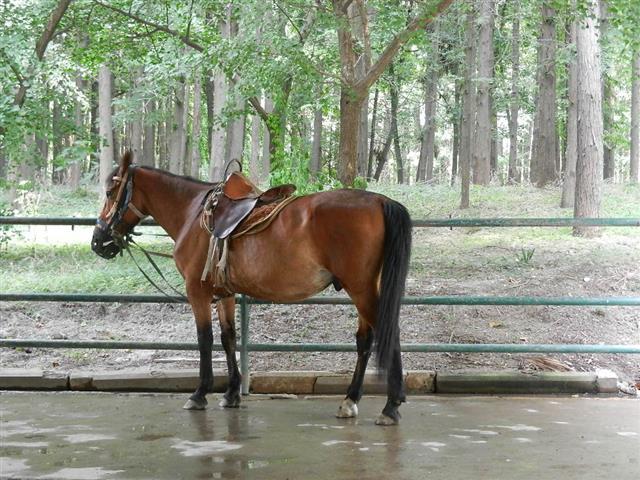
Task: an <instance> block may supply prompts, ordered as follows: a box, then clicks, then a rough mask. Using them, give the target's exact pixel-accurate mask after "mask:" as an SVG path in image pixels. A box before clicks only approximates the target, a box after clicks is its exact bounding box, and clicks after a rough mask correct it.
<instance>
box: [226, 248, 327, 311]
mask: <svg viewBox="0 0 640 480" xmlns="http://www.w3.org/2000/svg"><path fill="white" fill-rule="evenodd" d="M278 243H280V242H274V243H272V244H271V245H269V246H268V247H267V248H260V247H261V246H259V245H251V242H248V243H247V244H245V245H243V248H238V249H237V250H236V251H235V252H234V251H232V252H231V253H232V256H231V257H230V269H229V281H230V283H231V286H232V287H233V289H234V290H235V291H237V292H239V293H244V294H246V295H250V296H252V297H255V298H260V299H264V300H272V301H278V302H293V301H297V300H303V299H305V298H308V297H310V296H312V295H314V294H316V293H318V292H321V291H322V290H324V289H325V288H326V287H327V285H329V284H330V283H331V281H332V280H333V275H332V274H331V272H329V271H328V270H327V269H325V268H324V267H323V266H322V265H321V264H320V262H319V260H318V259H317V258H314V257H315V255H313V254H312V253H311V252H309V251H308V250H305V249H301V248H297V247H296V246H293V247H292V245H301V244H302V243H301V242H286V243H287V244H278ZM234 254H235V255H234Z"/></svg>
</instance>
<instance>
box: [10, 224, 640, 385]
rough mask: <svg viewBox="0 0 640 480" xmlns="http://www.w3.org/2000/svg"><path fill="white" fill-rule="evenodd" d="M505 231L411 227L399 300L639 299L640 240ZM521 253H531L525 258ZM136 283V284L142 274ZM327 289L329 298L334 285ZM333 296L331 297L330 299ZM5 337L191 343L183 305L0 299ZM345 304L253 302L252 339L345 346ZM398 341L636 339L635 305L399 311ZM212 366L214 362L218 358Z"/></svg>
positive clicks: (605, 358) (520, 359)
mask: <svg viewBox="0 0 640 480" xmlns="http://www.w3.org/2000/svg"><path fill="white" fill-rule="evenodd" d="M506 232H507V229H504V230H500V231H499V229H493V230H492V231H489V230H488V229H485V230H483V229H455V230H445V229H425V228H423V229H416V230H415V232H414V249H413V256H412V265H411V271H410V274H409V278H408V281H407V295H424V296H429V295H497V296H521V295H522V296H525V295H526V296H579V297H610V296H622V297H625V296H626V297H629V296H638V294H639V292H640V235H635V234H634V235H627V234H625V235H618V234H617V232H616V230H615V229H608V230H607V231H606V232H605V234H604V235H602V236H601V237H599V238H595V239H576V238H574V237H571V236H570V234H569V233H568V232H566V233H555V232H554V234H553V235H548V234H547V233H545V232H542V233H540V234H539V235H535V234H533V235H529V236H526V237H523V236H522V235H525V234H519V236H516V237H514V236H513V235H512V234H507V233H506ZM527 252H530V253H531V258H529V259H527V258H526V257H527V256H528V255H527ZM142 281H143V280H142ZM325 293H326V294H331V295H336V292H334V291H333V289H332V288H330V289H328V290H327V292H325ZM338 295H339V294H338ZM0 315H1V317H2V321H1V322H0V336H1V337H4V338H47V339H96V340H104V339H114V340H141V341H152V340H160V341H189V342H194V341H195V340H196V335H195V328H194V323H193V320H192V316H191V313H190V310H189V307H188V306H186V305H175V304H173V305H172V304H164V305H156V304H80V303H29V302H24V303H8V302H5V303H1V304H0ZM356 324H357V317H356V312H355V309H354V308H353V307H351V306H306V305H274V306H252V307H251V331H250V338H251V340H252V341H253V342H265V343H266V342H351V341H354V332H355V328H356ZM401 340H402V342H406V343H411V342H423V343H431V342H442V343H577V344H598V343H605V344H638V343H640V309H639V308H638V307H546V306H540V307H511V306H478V307H474V306H470V307H466V306H404V307H403V308H402V312H401ZM0 353H1V355H2V362H1V363H2V366H3V367H33V368H36V367H37V368H43V369H45V370H54V371H55V370H58V371H67V370H71V369H75V370H119V369H125V368H132V367H136V368H149V369H160V368H194V367H196V366H197V353H196V352H175V351H174V352H172V351H135V350H111V351H108V350H100V351H89V350H80V349H78V350H52V349H2V350H1V351H0ZM250 361H251V365H250V367H251V369H252V370H253V371H256V370H258V371H264V370H333V371H345V370H351V369H353V367H354V365H355V354H353V353H252V354H251V355H250ZM403 361H404V367H405V368H406V369H435V370H449V371H460V370H496V369H510V370H514V369H524V370H535V369H559V370H562V369H567V370H576V371H593V370H595V369H596V368H608V369H611V370H613V371H614V372H616V373H617V374H618V375H619V376H620V377H621V378H622V379H623V380H627V381H629V382H633V383H638V382H640V358H639V356H638V355H588V354H562V355H560V354H558V355H518V354H455V353H454V354H449V353H432V354H417V353H405V354H403ZM214 362H215V363H216V364H218V365H216V366H217V367H218V368H223V367H224V365H225V363H224V358H223V356H222V354H221V353H218V354H214Z"/></svg>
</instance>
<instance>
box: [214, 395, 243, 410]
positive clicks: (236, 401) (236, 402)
mask: <svg viewBox="0 0 640 480" xmlns="http://www.w3.org/2000/svg"><path fill="white" fill-rule="evenodd" d="M218 405H219V406H220V407H222V408H238V407H239V406H240V395H235V396H234V397H233V398H232V399H228V398H227V397H222V399H221V400H220V403H218Z"/></svg>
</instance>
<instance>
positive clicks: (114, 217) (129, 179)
mask: <svg viewBox="0 0 640 480" xmlns="http://www.w3.org/2000/svg"><path fill="white" fill-rule="evenodd" d="M135 168H136V167H135V166H133V165H130V166H129V168H128V169H127V171H126V172H125V174H124V175H123V177H122V178H118V177H114V180H118V181H120V188H119V189H118V194H117V195H116V200H115V202H114V203H113V206H112V207H111V210H110V211H109V213H108V214H107V218H108V219H109V220H108V221H107V222H105V221H104V220H101V219H99V220H98V227H99V228H101V229H102V230H105V231H107V232H110V234H111V236H112V237H113V238H114V240H115V241H117V242H118V243H119V245H120V246H121V248H122V249H123V250H126V251H127V253H128V254H129V256H130V257H131V259H132V260H133V263H134V264H135V265H136V267H138V270H140V273H142V275H143V276H144V278H146V279H147V281H148V282H149V283H150V284H151V285H152V286H153V287H154V288H155V289H156V290H158V292H160V293H161V294H163V295H164V296H165V297H167V298H171V299H173V300H174V301H175V297H174V296H172V295H169V294H168V293H167V292H166V291H165V290H163V289H162V288H161V287H160V286H159V285H158V284H157V283H156V282H154V281H153V280H152V279H151V277H150V276H149V275H148V274H147V273H146V272H145V271H144V270H143V269H142V267H141V266H140V264H139V263H138V261H137V260H136V258H135V257H134V256H133V253H132V252H131V247H130V245H134V246H135V247H137V248H138V249H139V250H140V251H141V252H142V253H143V254H144V256H145V257H146V258H147V260H148V261H149V263H150V264H151V266H152V267H153V269H154V270H155V271H156V273H157V274H158V275H160V278H161V279H162V280H163V281H164V283H165V284H166V285H167V286H168V287H169V288H170V289H171V290H173V292H174V293H175V294H176V295H177V297H178V300H177V301H178V302H183V303H185V302H188V299H187V297H186V296H185V295H184V294H183V293H182V292H180V291H179V290H177V289H176V288H175V287H174V286H173V285H171V283H169V280H167V278H166V277H165V276H164V274H163V273H162V271H161V270H160V268H159V267H158V265H157V264H156V262H155V261H154V260H153V258H152V255H155V256H158V257H165V258H173V255H169V254H167V253H161V252H153V251H149V250H146V249H145V248H144V247H142V246H141V245H140V244H138V243H136V242H135V241H134V240H133V235H140V234H139V233H136V232H134V231H133V229H134V228H135V227H134V226H130V228H128V231H127V232H125V233H124V234H119V233H116V232H115V230H114V228H115V227H116V226H117V225H118V224H119V223H120V222H122V221H123V220H122V219H123V217H124V214H125V212H126V211H127V210H131V211H132V212H133V213H134V214H135V215H136V216H137V217H138V218H139V219H140V220H143V219H144V218H146V217H147V216H148V215H145V214H143V213H142V212H141V211H140V210H139V209H138V208H137V207H136V206H135V205H133V203H132V202H131V197H132V196H133V176H134V173H135ZM127 226H128V227H129V225H127ZM120 254H121V255H122V250H121V251H120Z"/></svg>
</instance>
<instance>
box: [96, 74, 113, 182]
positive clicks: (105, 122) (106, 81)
mask: <svg viewBox="0 0 640 480" xmlns="http://www.w3.org/2000/svg"><path fill="white" fill-rule="evenodd" d="M98 88H99V99H98V111H99V113H98V115H99V119H100V120H99V121H100V187H101V188H104V185H105V184H106V182H107V180H108V179H109V174H110V173H111V169H112V168H113V167H112V166H113V160H114V149H113V127H112V124H111V70H109V67H107V66H106V65H102V66H101V67H100V71H99V72H98Z"/></svg>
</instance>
